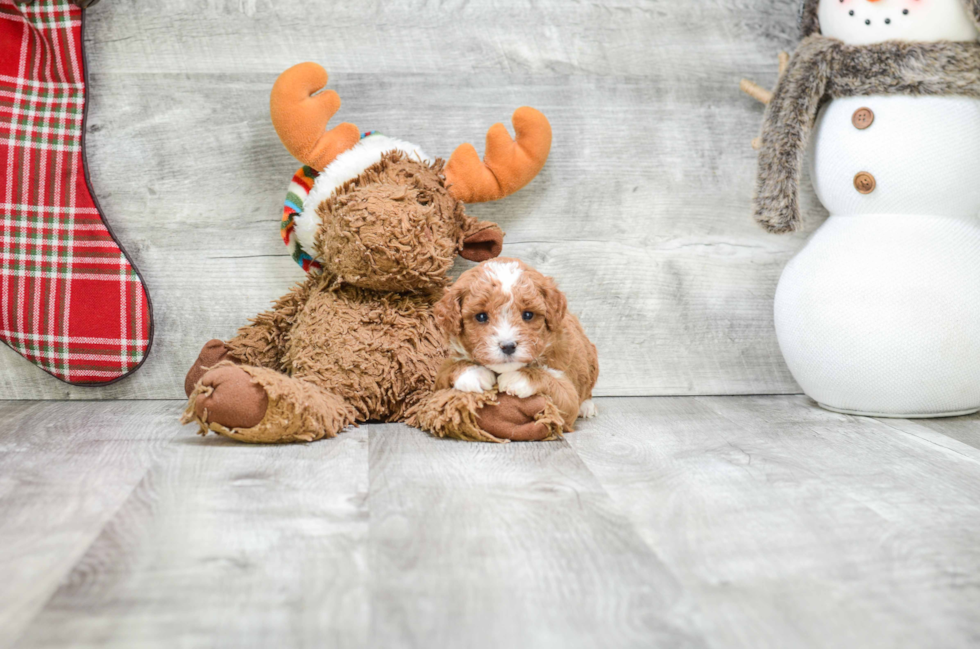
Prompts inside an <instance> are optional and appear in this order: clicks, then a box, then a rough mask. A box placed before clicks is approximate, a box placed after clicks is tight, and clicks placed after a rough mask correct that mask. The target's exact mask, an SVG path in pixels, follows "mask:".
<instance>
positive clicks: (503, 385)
mask: <svg viewBox="0 0 980 649" xmlns="http://www.w3.org/2000/svg"><path fill="white" fill-rule="evenodd" d="M497 389H498V390H500V391H501V392H506V393H507V394H510V395H513V396H515V397H517V398H519V399H526V398H527V397H530V396H533V395H534V394H535V392H534V386H533V385H531V381H529V380H528V378H527V375H526V374H525V373H524V372H521V371H520V370H518V371H516V372H504V373H503V374H501V375H500V376H498V377H497Z"/></svg>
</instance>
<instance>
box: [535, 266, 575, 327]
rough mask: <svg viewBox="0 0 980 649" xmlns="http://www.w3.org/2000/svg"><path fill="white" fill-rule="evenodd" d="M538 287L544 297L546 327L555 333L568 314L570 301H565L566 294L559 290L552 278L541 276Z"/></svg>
mask: <svg viewBox="0 0 980 649" xmlns="http://www.w3.org/2000/svg"><path fill="white" fill-rule="evenodd" d="M538 287H539V289H540V291H541V296H542V297H544V306H545V314H544V323H545V326H547V327H548V329H549V330H551V331H553V330H555V329H557V328H558V327H560V326H561V321H562V320H564V319H565V314H566V313H568V300H566V299H565V294H564V293H562V292H561V291H559V290H558V285H557V284H555V280H553V279H551V278H550V277H545V276H544V275H541V276H540V278H539V279H538Z"/></svg>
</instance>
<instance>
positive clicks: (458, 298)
mask: <svg viewBox="0 0 980 649" xmlns="http://www.w3.org/2000/svg"><path fill="white" fill-rule="evenodd" d="M432 315H433V316H434V317H435V319H436V326H438V327H439V329H441V330H442V331H443V333H445V334H446V337H447V338H452V337H455V336H460V335H462V333H463V286H462V284H461V282H459V281H457V282H456V283H455V284H453V285H452V286H450V287H449V288H448V289H446V293H445V295H443V296H442V299H441V300H439V301H438V302H436V305H435V306H434V307H432Z"/></svg>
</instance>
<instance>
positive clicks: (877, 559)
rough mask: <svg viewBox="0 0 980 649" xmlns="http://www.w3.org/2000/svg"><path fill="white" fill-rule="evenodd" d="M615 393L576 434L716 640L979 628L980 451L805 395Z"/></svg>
mask: <svg viewBox="0 0 980 649" xmlns="http://www.w3.org/2000/svg"><path fill="white" fill-rule="evenodd" d="M602 406H603V407H602V413H601V414H602V416H604V417H605V419H599V420H596V421H595V423H594V424H593V423H591V422H590V423H587V424H586V425H584V426H583V430H582V432H580V433H577V434H575V435H573V436H570V437H569V438H568V439H569V443H570V444H571V445H572V447H573V448H574V449H575V450H576V452H577V453H578V454H579V456H580V457H581V458H582V460H583V462H584V463H585V465H586V466H587V467H588V468H589V469H590V470H591V471H592V472H593V474H595V476H596V478H597V479H598V480H599V481H600V482H601V483H602V484H603V486H604V488H605V489H606V490H607V491H608V492H609V494H610V495H611V496H612V498H613V500H614V501H615V502H616V503H617V504H618V505H619V506H620V507H621V508H622V509H623V510H624V511H625V512H626V515H627V516H628V517H629V519H630V520H631V521H632V522H633V523H634V524H635V525H636V526H637V528H638V530H639V531H640V533H641V534H642V535H643V537H644V539H646V540H647V542H648V544H649V545H650V546H651V548H652V549H653V550H654V551H655V552H656V553H657V554H658V556H660V557H661V558H662V559H663V561H664V563H665V564H666V565H668V566H669V567H670V568H671V570H672V572H673V573H674V574H675V575H677V578H678V579H679V581H680V582H681V584H682V585H683V587H684V588H687V589H690V590H691V591H692V592H693V593H695V595H694V597H695V599H696V601H697V602H698V604H699V609H698V610H699V611H700V612H701V614H702V615H703V619H702V629H703V631H704V632H705V634H706V635H707V636H708V637H710V638H711V639H712V641H713V644H715V645H716V646H754V647H921V646H948V647H967V646H975V645H976V644H977V642H980V619H978V618H977V616H976V611H977V610H978V608H977V607H978V606H980V584H978V582H977V580H976V575H977V574H980V551H978V549H977V544H976V539H977V537H978V534H980V500H978V495H980V451H978V450H976V449H974V448H972V447H970V446H967V445H965V444H961V443H960V442H958V441H956V440H954V439H952V438H945V441H944V440H943V439H941V438H942V436H941V435H936V437H935V438H929V437H928V436H927V435H925V434H924V433H923V432H922V431H923V430H926V431H928V430H931V429H932V427H933V424H932V422H929V423H925V424H922V423H918V422H908V421H902V420H881V421H878V420H874V419H868V418H861V417H849V416H845V415H838V414H834V413H830V412H826V411H823V410H820V409H819V408H817V407H815V406H814V405H813V404H812V402H810V401H809V400H807V399H805V398H803V397H782V398H773V397H754V398H703V397H699V398H679V399H632V400H625V399H615V400H605V401H604V402H603V403H602ZM974 423H975V422H974ZM906 429H908V430H912V431H915V432H914V433H908V432H905V430H906Z"/></svg>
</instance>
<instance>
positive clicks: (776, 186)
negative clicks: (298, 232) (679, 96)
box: [755, 3, 980, 233]
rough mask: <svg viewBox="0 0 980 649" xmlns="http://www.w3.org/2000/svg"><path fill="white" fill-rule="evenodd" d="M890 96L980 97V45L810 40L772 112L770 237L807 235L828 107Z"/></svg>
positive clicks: (767, 200) (766, 204)
mask: <svg viewBox="0 0 980 649" xmlns="http://www.w3.org/2000/svg"><path fill="white" fill-rule="evenodd" d="M814 5H815V3H814ZM814 11H815V10H814ZM807 15H809V14H805V21H806V20H809V19H808V18H806V16H807ZM815 16H816V14H815V13H813V18H814V19H815ZM889 94H903V95H962V96H969V97H980V43H972V42H971V43H952V42H938V43H906V42H898V41H891V42H886V43H879V44H875V45H863V46H854V45H845V44H843V43H842V42H840V41H838V40H835V39H830V38H825V37H823V36H820V35H819V34H813V35H811V36H808V37H807V38H805V39H804V40H803V41H802V42H801V43H800V45H799V47H798V48H797V50H796V52H795V53H794V54H793V57H792V59H791V60H790V64H789V67H788V68H787V70H786V72H785V74H783V76H782V77H781V78H780V80H779V84H778V85H777V86H776V92H775V93H774V95H773V98H772V101H771V102H770V103H769V106H768V107H767V109H766V114H765V118H764V121H763V127H762V148H761V150H760V152H759V167H758V174H757V182H756V197H755V217H756V220H757V221H758V222H759V223H760V224H762V225H763V226H764V227H765V228H766V229H767V230H769V231H770V232H777V233H781V232H789V231H792V230H795V229H797V228H799V226H800V224H801V220H802V219H801V216H800V206H799V186H800V179H801V176H802V170H803V159H804V155H805V152H806V146H807V143H808V141H809V139H810V133H811V130H812V129H813V126H814V123H815V122H816V118H817V112H818V111H819V109H820V107H821V106H822V104H823V102H825V101H827V100H829V99H832V98H838V97H854V96H864V95H889Z"/></svg>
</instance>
